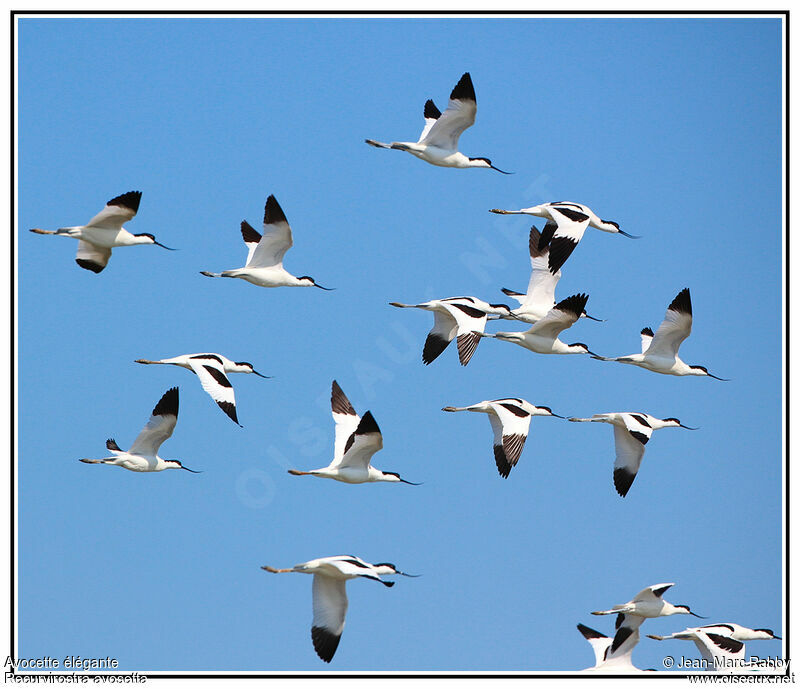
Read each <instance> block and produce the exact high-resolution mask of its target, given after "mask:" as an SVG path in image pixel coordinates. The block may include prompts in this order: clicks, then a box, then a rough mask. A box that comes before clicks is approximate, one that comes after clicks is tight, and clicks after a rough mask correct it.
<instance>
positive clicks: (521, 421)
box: [489, 398, 531, 478]
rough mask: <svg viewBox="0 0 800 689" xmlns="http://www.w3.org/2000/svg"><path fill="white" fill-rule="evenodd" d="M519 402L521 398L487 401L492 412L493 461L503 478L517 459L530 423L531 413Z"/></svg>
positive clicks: (490, 416) (490, 419)
mask: <svg viewBox="0 0 800 689" xmlns="http://www.w3.org/2000/svg"><path fill="white" fill-rule="evenodd" d="M521 404H522V400H519V399H513V398H509V399H501V400H494V401H493V402H490V403H489V406H490V407H491V409H492V412H493V413H490V414H489V421H491V423H492V430H493V431H494V448H493V449H494V461H495V464H496V465H497V471H498V473H499V474H500V476H502V477H503V478H508V475H509V474H510V473H511V469H512V468H513V467H515V466H516V464H517V462H518V461H519V458H520V455H521V454H522V448H523V447H524V446H525V440H526V438H527V437H528V430H529V429H530V425H531V415H530V414H529V413H528V412H527V411H525V410H524V409H523V408H522V406H521Z"/></svg>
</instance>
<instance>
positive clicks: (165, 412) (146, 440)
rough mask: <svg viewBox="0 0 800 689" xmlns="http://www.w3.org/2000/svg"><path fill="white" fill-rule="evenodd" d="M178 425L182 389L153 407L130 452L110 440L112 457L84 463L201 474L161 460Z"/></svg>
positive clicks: (107, 441) (82, 460)
mask: <svg viewBox="0 0 800 689" xmlns="http://www.w3.org/2000/svg"><path fill="white" fill-rule="evenodd" d="M176 423H178V388H170V389H169V390H167V391H166V392H165V393H164V395H163V396H162V397H161V399H160V400H159V401H158V404H156V406H155V407H154V408H153V413H152V414H151V415H150V419H149V420H148V421H147V423H146V424H145V427H144V428H143V429H142V430H141V432H140V433H139V435H137V436H136V440H134V441H133V445H131V446H130V449H128V450H127V451H126V450H122V449H121V448H120V447H119V445H117V443H116V441H115V440H114V439H113V438H109V439H108V440H106V448H107V449H108V450H110V451H111V453H112V456H111V457H104V458H103V459H81V460H80V461H81V462H84V463H85V464H108V465H110V466H118V467H122V468H123V469H128V470H129V471H137V472H149V471H164V470H165V469H185V470H186V471H191V472H192V473H193V474H199V473H200V472H199V471H192V469H188V468H187V467H185V466H183V465H182V464H181V463H180V462H179V461H178V460H177V459H161V457H159V456H158V449H159V448H160V447H161V444H162V443H163V442H164V441H165V440H166V439H167V438H169V437H170V436H171V435H172V431H174V430H175V424H176Z"/></svg>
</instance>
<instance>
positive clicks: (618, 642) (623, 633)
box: [610, 627, 633, 653]
mask: <svg viewBox="0 0 800 689" xmlns="http://www.w3.org/2000/svg"><path fill="white" fill-rule="evenodd" d="M631 634H633V629H632V628H631V627H620V628H619V629H618V630H617V633H616V634H614V641H612V642H611V646H610V649H611V653H614V652H615V651H616V650H617V649H618V648H619V647H620V646H622V644H624V643H625V641H626V640H627V639H628V637H629V636H630V635H631Z"/></svg>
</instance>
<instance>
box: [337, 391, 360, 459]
mask: <svg viewBox="0 0 800 689" xmlns="http://www.w3.org/2000/svg"><path fill="white" fill-rule="evenodd" d="M331 416H333V422H334V424H335V425H336V428H335V436H334V437H335V440H334V445H333V461H332V462H331V466H332V467H334V466H338V465H339V464H341V461H342V458H343V457H344V446H345V444H346V443H347V441H348V439H349V438H350V436H351V435H353V433H354V432H355V430H356V428H358V422H359V421H361V417H360V416H359V415H358V414H356V410H355V409H353V405H352V404H350V400H349V399H347V395H345V394H344V392H343V391H342V388H340V387H339V384H338V383H337V382H336V381H335V380H334V381H333V383H332V385H331Z"/></svg>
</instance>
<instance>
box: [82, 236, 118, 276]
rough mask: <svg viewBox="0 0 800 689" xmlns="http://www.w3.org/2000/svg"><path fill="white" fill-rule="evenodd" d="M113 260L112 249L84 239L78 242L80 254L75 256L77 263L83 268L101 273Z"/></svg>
mask: <svg viewBox="0 0 800 689" xmlns="http://www.w3.org/2000/svg"><path fill="white" fill-rule="evenodd" d="M110 258H111V249H107V248H105V247H102V246H97V245H96V244H92V243H91V242H87V241H85V240H83V239H79V240H78V253H77V254H76V256H75V263H77V264H78V265H79V266H80V267H81V268H85V269H86V270H91V271H92V272H93V273H99V272H100V271H101V270H103V268H105V267H106V266H107V265H108V260H109V259H110Z"/></svg>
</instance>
